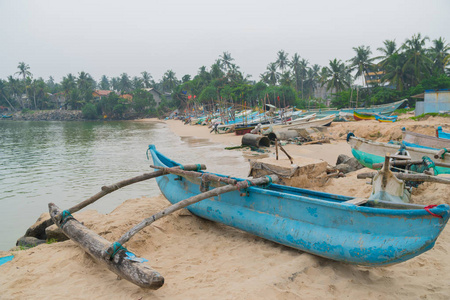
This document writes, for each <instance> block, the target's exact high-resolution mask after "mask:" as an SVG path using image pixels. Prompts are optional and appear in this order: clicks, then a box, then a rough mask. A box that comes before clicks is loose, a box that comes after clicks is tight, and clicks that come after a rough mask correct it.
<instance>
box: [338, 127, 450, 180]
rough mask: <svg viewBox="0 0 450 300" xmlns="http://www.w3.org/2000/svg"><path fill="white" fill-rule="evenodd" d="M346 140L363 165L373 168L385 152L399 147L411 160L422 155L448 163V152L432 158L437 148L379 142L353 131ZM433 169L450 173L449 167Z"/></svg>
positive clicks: (382, 160)
mask: <svg viewBox="0 0 450 300" xmlns="http://www.w3.org/2000/svg"><path fill="white" fill-rule="evenodd" d="M347 142H348V143H349V144H350V146H351V147H352V154H353V156H354V157H355V158H356V159H357V160H358V161H359V162H360V163H361V164H362V165H363V166H365V167H367V168H370V169H374V167H373V164H378V163H383V162H384V158H385V156H386V155H387V154H391V155H392V154H396V153H397V152H399V151H400V149H404V150H406V151H407V152H408V155H409V156H410V157H411V160H422V158H423V157H424V156H427V157H429V158H430V159H431V160H432V161H435V162H441V163H446V164H448V163H450V154H449V153H445V154H444V155H443V157H440V158H437V159H436V158H434V155H435V154H437V153H438V152H439V150H438V149H428V148H423V147H422V148H419V147H409V146H406V145H405V144H404V143H403V144H394V143H380V142H375V141H370V140H366V139H363V138H359V137H355V136H354V135H353V133H349V134H348V135H347ZM435 170H436V171H437V173H438V174H450V168H447V167H442V166H436V167H435Z"/></svg>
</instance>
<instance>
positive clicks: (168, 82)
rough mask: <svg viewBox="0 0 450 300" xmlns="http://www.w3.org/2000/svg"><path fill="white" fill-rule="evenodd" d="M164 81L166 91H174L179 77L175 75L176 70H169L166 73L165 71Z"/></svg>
mask: <svg viewBox="0 0 450 300" xmlns="http://www.w3.org/2000/svg"><path fill="white" fill-rule="evenodd" d="M162 83H163V87H164V89H165V90H166V91H169V92H171V91H173V89H174V88H175V87H176V86H177V84H178V79H177V78H176V77H175V72H174V71H172V70H167V71H166V73H164V76H163V80H162Z"/></svg>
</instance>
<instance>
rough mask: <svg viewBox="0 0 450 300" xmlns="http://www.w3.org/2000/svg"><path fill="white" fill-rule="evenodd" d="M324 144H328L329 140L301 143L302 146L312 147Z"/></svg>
mask: <svg viewBox="0 0 450 300" xmlns="http://www.w3.org/2000/svg"><path fill="white" fill-rule="evenodd" d="M325 143H328V144H329V143H330V139H322V140H317V141H311V142H306V143H303V144H302V146H303V145H313V144H325Z"/></svg>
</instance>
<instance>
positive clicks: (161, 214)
mask: <svg viewBox="0 0 450 300" xmlns="http://www.w3.org/2000/svg"><path fill="white" fill-rule="evenodd" d="M270 178H271V179H269V178H268V176H266V177H260V178H256V179H253V180H244V181H239V182H238V183H236V184H234V185H231V184H230V185H226V186H222V187H218V188H215V189H212V190H209V191H207V192H205V193H201V194H199V195H196V196H193V197H190V198H188V199H185V200H182V201H180V202H178V203H176V204H173V205H171V206H169V207H167V208H166V209H164V210H162V211H160V212H158V213H156V214H154V215H153V216H151V217H149V218H147V219H144V220H143V221H142V222H140V223H139V224H137V225H136V226H134V227H133V228H132V229H130V230H129V231H128V232H127V233H125V234H124V235H122V236H121V237H120V238H119V239H118V240H117V242H116V243H118V244H120V245H123V244H125V243H126V242H128V241H129V240H130V239H131V238H132V237H133V236H134V235H135V234H136V233H138V232H139V231H140V230H142V229H143V228H145V227H147V226H149V225H150V224H152V223H153V222H155V221H156V220H158V219H160V218H162V217H164V216H167V215H169V214H171V213H173V212H175V211H177V210H180V209H182V208H185V207H186V206H189V205H191V204H194V203H197V202H199V201H202V200H205V199H208V198H212V197H215V196H218V195H221V194H224V193H228V192H232V191H236V190H240V189H245V188H248V187H250V186H252V185H262V184H267V183H269V182H270V181H272V182H277V181H278V176H276V175H270ZM112 250H113V244H111V245H110V246H109V247H108V249H106V251H105V252H103V254H104V256H106V255H108V254H107V253H111V251H112Z"/></svg>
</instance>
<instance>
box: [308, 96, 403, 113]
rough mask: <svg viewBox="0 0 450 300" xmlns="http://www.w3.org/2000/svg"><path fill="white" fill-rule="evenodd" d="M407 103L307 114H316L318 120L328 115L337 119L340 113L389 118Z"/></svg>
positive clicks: (311, 110)
mask: <svg viewBox="0 0 450 300" xmlns="http://www.w3.org/2000/svg"><path fill="white" fill-rule="evenodd" d="M405 101H407V99H403V100H399V101H396V102H392V103H386V104H381V105H372V106H370V107H360V108H341V109H337V108H327V109H310V110H307V111H306V113H316V114H317V118H322V117H324V116H326V115H331V114H335V115H336V117H338V116H339V113H340V112H343V113H350V114H353V112H355V111H356V112H359V113H373V114H379V115H385V116H387V115H390V114H392V113H393V112H394V111H395V110H396V109H398V108H399V107H400V105H402V104H403V103H404V102H405Z"/></svg>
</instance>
